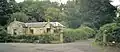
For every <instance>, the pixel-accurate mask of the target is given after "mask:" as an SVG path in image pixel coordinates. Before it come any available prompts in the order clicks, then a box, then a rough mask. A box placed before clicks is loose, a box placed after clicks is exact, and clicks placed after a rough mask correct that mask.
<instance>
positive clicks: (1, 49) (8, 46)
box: [0, 40, 103, 52]
mask: <svg viewBox="0 0 120 52" xmlns="http://www.w3.org/2000/svg"><path fill="white" fill-rule="evenodd" d="M0 52H103V50H102V49H100V48H99V47H95V46H92V40H86V41H77V42H74V43H64V44H30V43H0Z"/></svg>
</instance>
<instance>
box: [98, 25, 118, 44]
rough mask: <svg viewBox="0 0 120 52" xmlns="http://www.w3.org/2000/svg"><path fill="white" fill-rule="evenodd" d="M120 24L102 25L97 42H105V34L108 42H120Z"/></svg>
mask: <svg viewBox="0 0 120 52" xmlns="http://www.w3.org/2000/svg"><path fill="white" fill-rule="evenodd" d="M119 25H120V24H117V23H110V24H106V25H104V26H102V27H101V28H100V30H99V31H98V33H97V36H96V42H103V35H104V34H105V35H106V44H108V43H112V42H113V41H114V42H115V43H120V41H119V39H120V33H119V31H120V26H119Z"/></svg>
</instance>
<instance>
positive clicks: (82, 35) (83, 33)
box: [63, 26, 96, 42]
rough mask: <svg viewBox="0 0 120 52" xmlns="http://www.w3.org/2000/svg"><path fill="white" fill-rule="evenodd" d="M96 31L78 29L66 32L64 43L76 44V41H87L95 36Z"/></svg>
mask: <svg viewBox="0 0 120 52" xmlns="http://www.w3.org/2000/svg"><path fill="white" fill-rule="evenodd" d="M95 33H96V32H95V31H94V30H93V29H91V28H89V27H83V26H82V27H80V28H78V29H66V30H64V33H63V34H64V42H74V41H76V40H85V39H88V38H91V37H93V36H94V35H95Z"/></svg>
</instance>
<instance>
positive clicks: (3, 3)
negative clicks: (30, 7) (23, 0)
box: [0, 0, 19, 25]
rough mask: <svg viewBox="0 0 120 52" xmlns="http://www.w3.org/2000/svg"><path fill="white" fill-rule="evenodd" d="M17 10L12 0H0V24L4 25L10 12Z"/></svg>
mask: <svg viewBox="0 0 120 52" xmlns="http://www.w3.org/2000/svg"><path fill="white" fill-rule="evenodd" d="M16 11H19V7H18V6H17V4H16V2H15V1H14V0H0V25H6V24H7V20H8V19H9V17H10V14H12V13H14V12H16Z"/></svg>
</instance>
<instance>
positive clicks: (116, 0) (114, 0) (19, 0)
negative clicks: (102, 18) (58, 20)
mask: <svg viewBox="0 0 120 52" xmlns="http://www.w3.org/2000/svg"><path fill="white" fill-rule="evenodd" d="M16 1H17V2H22V1H24V0H16ZM51 1H53V2H54V1H58V2H60V0H51ZM61 1H62V3H66V2H67V0H61ZM112 1H113V2H112V3H111V4H112V5H114V6H117V5H120V0H112Z"/></svg>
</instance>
